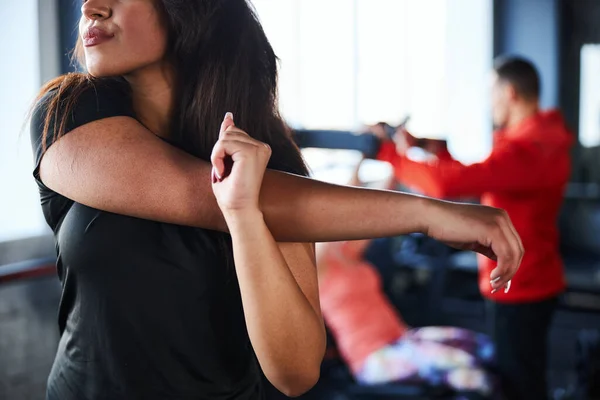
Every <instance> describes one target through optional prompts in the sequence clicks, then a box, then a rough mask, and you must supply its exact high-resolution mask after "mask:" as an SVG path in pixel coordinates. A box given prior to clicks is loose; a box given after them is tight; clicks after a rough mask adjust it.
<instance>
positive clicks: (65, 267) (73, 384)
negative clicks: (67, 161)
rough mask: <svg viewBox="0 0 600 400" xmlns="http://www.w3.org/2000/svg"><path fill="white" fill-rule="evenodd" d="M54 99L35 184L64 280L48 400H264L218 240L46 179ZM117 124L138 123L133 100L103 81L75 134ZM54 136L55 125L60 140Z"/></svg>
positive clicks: (37, 149) (72, 118) (35, 129)
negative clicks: (111, 121)
mask: <svg viewBox="0 0 600 400" xmlns="http://www.w3.org/2000/svg"><path fill="white" fill-rule="evenodd" d="M53 96H56V92H55V91H50V92H49V93H47V94H46V95H45V96H44V97H43V98H42V99H41V100H40V102H39V103H38V104H37V105H36V108H35V110H34V114H33V117H32V121H31V141H32V146H33V151H34V155H35V163H36V164H35V171H34V177H35V179H36V181H37V183H38V186H39V190H40V197H41V203H42V209H43V213H44V216H45V218H46V221H47V222H48V224H49V225H50V227H51V228H52V230H53V231H54V236H55V239H56V250H57V255H58V262H57V267H58V276H59V278H60V281H61V283H62V297H61V301H60V307H59V313H58V323H59V329H60V333H61V339H60V343H59V347H58V352H57V355H56V359H55V361H54V365H53V367H52V371H51V373H50V377H49V379H48V389H47V397H48V399H51V400H55V399H56V400H120V399H124V400H125V399H126V400H137V399H140V400H142V399H143V400H153V399H160V400H166V399H173V400H175V399H177V400H183V399H185V400H188V399H189V400H192V399H194V400H200V399H211V400H218V399H242V400H243V399H248V400H250V399H252V400H255V399H262V398H263V397H264V395H263V387H262V383H261V381H262V379H261V376H262V374H261V371H260V367H259V365H258V362H257V360H256V356H255V354H254V351H253V349H252V346H251V343H250V340H249V337H248V333H247V329H246V325H245V321H244V313H243V309H242V301H241V296H240V290H239V286H238V281H237V278H236V276H235V269H234V268H232V267H231V266H227V265H226V264H225V257H223V254H222V250H221V247H219V246H218V245H217V241H216V239H215V237H214V235H212V234H211V232H210V231H206V230H203V229H196V228H190V227H185V226H178V225H172V224H166V223H159V222H154V221H149V220H144V219H139V218H133V217H128V216H123V215H117V214H113V213H109V212H104V211H100V210H96V209H93V208H90V207H87V206H84V205H82V204H79V203H77V202H74V201H72V200H70V199H68V198H65V197H63V196H61V195H59V194H58V193H55V192H53V191H52V190H50V189H49V188H47V187H46V186H45V185H44V184H43V183H42V182H41V181H40V179H39V172H38V170H39V163H40V159H41V156H42V145H41V140H42V131H43V118H44V115H45V110H46V107H47V102H48V101H49V100H50V99H51V98H52V97H53ZM115 116H126V117H132V118H135V115H134V113H133V109H132V106H131V102H130V100H129V97H128V96H127V94H126V93H124V92H122V91H120V90H119V89H118V88H116V87H113V85H109V84H96V85H95V87H94V88H90V89H87V90H86V91H85V92H84V93H83V94H82V96H81V97H80V98H79V100H78V102H77V104H76V106H75V109H74V111H73V112H72V114H71V115H69V118H68V121H67V129H66V130H67V131H71V130H73V129H75V128H77V127H78V126H81V125H84V124H86V123H89V122H91V121H95V120H99V119H102V118H109V117H115ZM54 128H55V127H54V121H52V124H51V129H50V131H49V135H48V136H49V138H51V137H52V133H53V129H54ZM48 143H50V140H48Z"/></svg>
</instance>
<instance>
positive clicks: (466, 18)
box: [253, 0, 492, 162]
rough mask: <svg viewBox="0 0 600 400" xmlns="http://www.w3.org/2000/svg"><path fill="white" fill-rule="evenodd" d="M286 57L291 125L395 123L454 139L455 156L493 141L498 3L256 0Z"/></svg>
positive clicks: (474, 154) (283, 71) (283, 92)
mask: <svg viewBox="0 0 600 400" xmlns="http://www.w3.org/2000/svg"><path fill="white" fill-rule="evenodd" d="M253 3H254V5H255V7H256V10H257V13H258V15H259V17H260V19H261V21H262V23H263V26H264V28H265V31H266V33H267V36H268V37H269V39H270V40H271V43H272V45H273V47H274V48H275V52H276V53H277V54H278V56H279V57H280V59H281V64H280V89H279V92H280V106H281V109H282V113H283V115H284V116H285V117H286V119H287V120H288V122H289V123H290V124H291V125H292V126H296V127H303V128H308V129H311V128H323V129H325V128H328V129H346V130H353V129H357V128H359V127H360V126H361V125H362V124H368V123H374V122H377V121H388V122H391V123H397V122H399V121H400V120H401V119H403V117H404V116H405V115H410V116H411V123H410V125H409V128H410V129H411V130H412V131H413V133H414V134H416V135H418V136H422V137H430V138H444V139H448V141H449V147H450V150H451V151H452V152H453V154H454V155H455V157H457V158H458V159H460V160H461V161H465V162H472V161H477V160H480V159H482V158H484V157H485V156H486V155H487V154H488V153H489V150H490V148H491V132H490V130H491V123H490V118H489V105H488V104H489V101H488V97H489V94H488V86H489V71H490V69H491V63H492V28H491V27H492V4H491V3H492V1H491V0H463V1H460V2H457V1H451V0H435V1H429V2H423V1H399V0H254V1H253Z"/></svg>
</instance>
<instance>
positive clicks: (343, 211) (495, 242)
mask: <svg viewBox="0 0 600 400" xmlns="http://www.w3.org/2000/svg"><path fill="white" fill-rule="evenodd" d="M211 170H212V167H211V164H210V163H209V162H207V161H203V160H200V159H198V158H195V157H193V156H191V155H189V154H187V153H185V152H183V151H181V150H179V149H177V148H176V147H174V146H171V145H169V144H167V143H165V142H164V141H162V140H161V139H160V138H158V137H156V136H155V135H154V134H152V133H151V132H150V131H148V130H147V129H146V128H145V127H143V126H142V125H141V124H140V123H139V122H137V121H136V120H135V119H133V118H130V117H121V116H119V117H111V118H105V119H101V120H96V121H93V122H90V123H87V124H85V125H82V126H79V127H77V128H75V129H74V130H72V131H71V132H70V133H69V134H67V135H65V136H63V137H61V138H60V139H59V140H58V141H57V142H55V143H54V144H52V145H51V146H50V147H49V148H48V149H47V151H46V153H45V155H44V156H43V158H42V160H41V164H40V178H41V180H42V182H43V183H44V184H45V185H46V186H47V187H48V188H50V189H52V190H53V191H55V192H57V193H59V194H61V195H63V196H65V197H67V198H69V199H72V200H74V201H76V202H78V203H81V204H85V205H87V206H90V207H93V208H97V209H100V210H105V211H109V212H113V213H118V214H124V215H129V216H134V217H139V218H144V219H150V220H156V221H161V222H167V223H173V224H180V225H189V226H197V227H202V228H207V229H215V230H220V231H226V230H227V225H226V223H225V220H224V219H223V216H222V214H221V211H220V209H219V207H218V205H217V202H216V200H215V198H214V195H213V193H212V189H211ZM261 209H262V210H263V214H264V216H265V221H266V223H267V225H268V227H269V229H270V231H271V232H272V234H273V235H274V237H275V239H276V240H277V241H279V242H285V241H287V242H324V241H337V240H352V239H366V238H374V237H383V236H392V235H401V234H405V233H409V232H424V233H426V234H428V235H430V236H432V237H434V238H436V239H440V240H443V241H448V242H460V243H467V244H468V243H470V242H477V243H478V244H480V245H482V246H485V247H494V249H493V251H494V252H495V254H496V255H497V256H498V257H499V259H500V260H501V261H502V265H503V268H502V269H503V270H504V269H506V271H504V272H502V271H501V272H499V273H498V275H502V278H503V279H502V280H501V282H499V283H506V282H507V281H508V279H510V277H512V275H513V274H514V272H515V271H516V269H517V267H518V264H519V263H520V259H521V257H522V250H520V247H519V246H521V245H520V240H519V238H518V236H517V235H516V232H515V231H514V228H513V227H512V224H511V223H510V220H509V219H508V217H507V216H506V213H503V212H502V211H499V210H495V209H491V208H487V207H479V208H477V207H475V206H463V205H458V204H453V203H446V202H441V201H437V200H433V199H427V198H422V197H418V196H413V195H409V194H404V193H398V192H390V191H380V190H369V189H361V188H351V187H346V186H337V185H331V184H327V183H324V182H319V181H315V180H312V179H308V178H304V177H299V176H295V175H291V174H286V173H281V172H276V171H267V173H266V174H265V178H264V180H263V187H262V191H261ZM467 228H468V229H467ZM468 245H469V246H471V244H468ZM474 249H475V250H477V248H476V247H474Z"/></svg>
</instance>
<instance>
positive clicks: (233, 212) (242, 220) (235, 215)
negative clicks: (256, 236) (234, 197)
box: [222, 208, 265, 234]
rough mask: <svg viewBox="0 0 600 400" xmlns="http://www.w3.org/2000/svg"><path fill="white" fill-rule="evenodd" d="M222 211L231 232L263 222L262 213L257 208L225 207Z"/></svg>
mask: <svg viewBox="0 0 600 400" xmlns="http://www.w3.org/2000/svg"><path fill="white" fill-rule="evenodd" d="M222 212H223V217H224V218H225V222H226V223H227V227H228V228H229V232H230V233H231V234H234V231H235V230H239V229H245V228H247V227H256V226H257V225H260V224H261V223H262V224H264V223H265V220H264V216H263V213H262V211H261V210H260V209H259V208H249V209H230V210H228V209H225V210H222Z"/></svg>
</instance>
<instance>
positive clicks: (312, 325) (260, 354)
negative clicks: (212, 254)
mask: <svg viewBox="0 0 600 400" xmlns="http://www.w3.org/2000/svg"><path fill="white" fill-rule="evenodd" d="M228 221H229V229H230V231H231V235H232V241H233V251H234V255H235V257H234V258H235V265H236V271H237V276H238V280H239V282H240V292H241V295H242V303H243V305H244V315H245V317H246V326H247V327H248V334H249V336H250V340H251V341H252V346H253V347H254V350H255V352H256V356H257V358H258V361H259V363H260V366H261V368H262V370H263V371H264V373H265V376H266V377H267V378H268V379H269V381H270V382H271V383H272V384H273V385H274V386H275V387H277V389H279V390H280V391H281V392H283V393H284V394H286V395H288V396H297V395H300V394H302V393H304V392H306V391H307V390H308V389H310V388H311V387H312V386H314V385H315V384H316V382H317V381H318V379H319V368H320V365H321V361H322V359H323V355H324V353H325V344H326V340H325V327H324V325H323V319H322V316H321V311H320V306H319V295H318V285H317V272H316V267H315V261H314V250H313V248H314V246H313V245H311V244H299V243H282V244H280V245H279V247H278V245H277V244H276V243H275V240H274V239H273V236H272V235H271V233H270V232H269V230H268V228H267V226H266V224H265V222H264V219H263V218H262V214H260V213H256V214H250V215H246V216H244V217H237V218H231V219H229V220H228Z"/></svg>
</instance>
